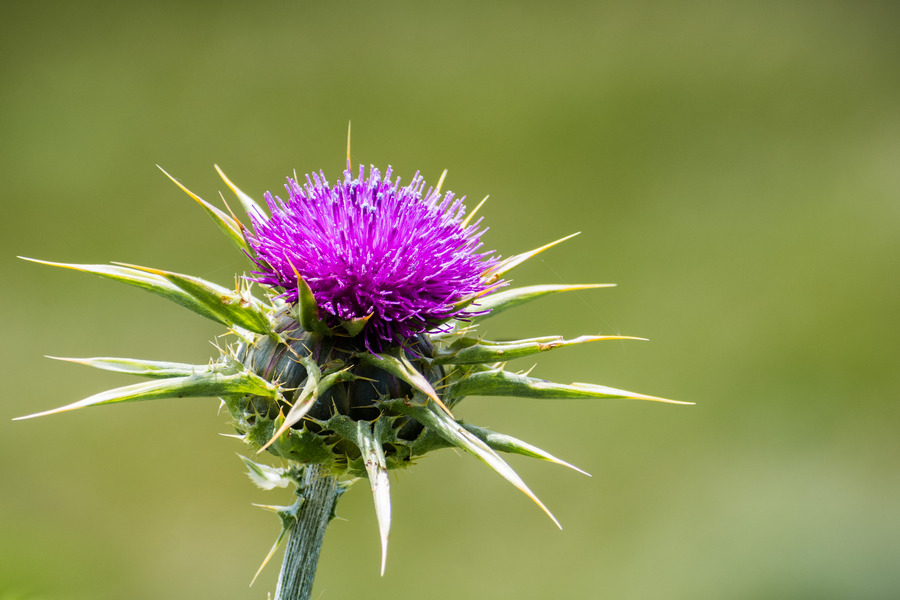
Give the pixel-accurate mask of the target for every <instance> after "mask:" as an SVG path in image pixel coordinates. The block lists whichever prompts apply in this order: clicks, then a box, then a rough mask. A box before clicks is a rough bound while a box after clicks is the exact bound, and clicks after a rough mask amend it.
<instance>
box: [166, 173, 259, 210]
mask: <svg viewBox="0 0 900 600" xmlns="http://www.w3.org/2000/svg"><path fill="white" fill-rule="evenodd" d="M213 166H214V167H215V168H216V172H217V173H218V174H219V177H221V178H222V181H224V182H225V185H227V186H228V188H229V189H230V190H231V191H232V192H234V195H235V196H237V198H238V200H239V201H240V202H241V205H242V206H243V207H244V212H245V213H247V214H248V215H256V217H257V218H259V219H261V220H265V219H266V213H265V212H263V209H262V207H261V206H260V205H259V204H258V203H257V202H256V200H254V199H253V198H251V197H250V196H248V195H247V194H245V193H244V192H242V191H241V190H240V188H238V186H236V185H234V184H233V183H232V182H231V180H230V179H228V177H226V176H225V173H224V172H223V171H222V169H220V168H219V165H213ZM176 183H178V182H176Z"/></svg>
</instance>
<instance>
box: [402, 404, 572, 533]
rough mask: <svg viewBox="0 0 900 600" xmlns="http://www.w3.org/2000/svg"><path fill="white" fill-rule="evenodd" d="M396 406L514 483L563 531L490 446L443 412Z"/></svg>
mask: <svg viewBox="0 0 900 600" xmlns="http://www.w3.org/2000/svg"><path fill="white" fill-rule="evenodd" d="M395 406H396V407H397V409H398V410H400V411H401V412H405V413H406V414H408V415H410V416H412V417H413V418H414V419H416V420H417V421H419V422H420V423H422V424H423V425H425V426H426V427H430V428H432V429H433V430H434V431H435V432H436V433H437V434H438V435H440V436H441V437H442V438H444V439H445V440H447V441H448V442H450V443H451V444H453V445H454V446H456V447H457V448H460V449H462V450H465V451H466V452H468V453H470V454H472V455H474V456H475V457H476V458H478V459H479V460H481V461H482V462H483V463H485V464H486V465H487V466H489V467H490V468H492V469H493V470H494V471H496V472H497V473H498V474H499V475H500V476H501V477H503V478H504V479H506V480H507V481H508V482H510V483H511V484H513V485H514V486H515V487H516V488H518V489H519V490H520V491H521V492H522V493H524V494H525V495H526V496H528V497H529V498H531V500H532V501H534V503H535V504H537V505H538V506H539V507H540V508H541V510H543V511H544V512H545V513H546V514H547V516H548V517H550V519H551V520H552V521H553V523H555V524H556V526H557V527H559V528H560V529H562V525H560V523H559V521H558V520H557V518H556V517H554V516H553V513H551V512H550V510H549V509H548V508H547V507H546V506H545V505H544V503H543V502H541V501H540V499H539V498H538V497H537V496H535V495H534V492H532V491H531V489H530V488H529V487H528V486H527V485H525V482H524V481H522V478H521V477H519V474H518V473H516V472H515V471H514V470H513V468H512V467H510V466H509V465H508V464H507V463H506V461H504V460H503V459H502V458H500V455H499V454H497V453H496V452H494V451H493V450H492V449H491V447H490V446H488V445H487V444H486V443H485V442H483V441H481V440H480V439H478V438H477V437H476V436H475V435H474V434H472V433H471V432H469V431H468V430H466V429H465V428H463V427H462V426H461V425H460V424H459V423H457V422H456V421H455V420H453V419H452V418H451V417H450V416H448V415H447V414H445V413H443V412H440V411H437V410H432V409H431V408H429V407H428V406H427V405H424V404H414V403H412V404H403V403H397V404H395Z"/></svg>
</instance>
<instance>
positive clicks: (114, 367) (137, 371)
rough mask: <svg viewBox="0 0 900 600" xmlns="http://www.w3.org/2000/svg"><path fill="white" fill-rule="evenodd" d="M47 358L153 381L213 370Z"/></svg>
mask: <svg viewBox="0 0 900 600" xmlns="http://www.w3.org/2000/svg"><path fill="white" fill-rule="evenodd" d="M47 358H52V359H53V360H63V361H66V362H72V363H77V364H79V365H86V366H88V367H94V368H95V369H103V370H104V371H115V372H116V373H127V374H129V375H138V376H140V377H152V378H155V379H163V378H168V377H186V376H189V375H200V374H202V373H206V372H209V371H211V370H215V369H213V368H211V367H210V366H209V365H189V364H186V363H176V362H166V361H159V360H140V359H137V358H113V357H109V356H100V357H95V358H64V357H62V356H48V357H47Z"/></svg>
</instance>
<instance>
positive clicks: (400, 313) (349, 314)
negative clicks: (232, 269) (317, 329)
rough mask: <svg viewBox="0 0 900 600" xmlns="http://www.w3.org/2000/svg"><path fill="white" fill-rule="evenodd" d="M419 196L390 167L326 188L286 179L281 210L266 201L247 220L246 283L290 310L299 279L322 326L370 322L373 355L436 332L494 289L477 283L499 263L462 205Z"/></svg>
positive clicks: (434, 194)
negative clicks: (274, 295)
mask: <svg viewBox="0 0 900 600" xmlns="http://www.w3.org/2000/svg"><path fill="white" fill-rule="evenodd" d="M424 188H425V181H424V180H423V179H422V177H421V176H419V174H418V173H417V174H416V175H415V176H414V177H413V179H412V181H411V182H410V183H409V184H408V185H406V186H405V187H400V179H399V178H397V179H396V180H395V181H391V169H390V167H388V170H387V171H386V172H385V174H384V177H382V176H381V173H380V172H379V171H378V169H376V168H374V167H371V168H370V170H369V176H368V177H365V170H364V168H363V167H360V169H359V174H358V175H357V176H356V177H354V176H353V174H352V173H351V171H350V170H349V168H348V169H347V170H346V171H344V178H343V180H341V181H338V183H337V184H335V185H334V186H333V187H332V186H330V185H329V184H328V182H327V181H326V180H325V176H324V174H322V173H320V174H313V175H312V176H307V177H306V184H305V185H300V184H299V183H297V181H295V180H293V179H290V178H289V179H288V182H287V185H286V186H285V189H286V190H287V193H288V197H287V200H286V201H285V200H282V199H281V198H278V197H274V198H273V197H272V195H271V194H266V196H265V198H266V202H267V204H268V206H269V210H270V212H271V217H269V218H265V217H263V216H261V215H258V214H255V215H251V216H252V220H253V228H254V233H253V234H251V235H248V242H249V244H250V246H251V248H252V249H253V251H254V252H255V254H256V256H255V257H254V261H255V262H256V264H257V266H258V267H259V270H258V271H255V272H254V274H253V280H254V281H257V282H258V283H261V284H264V285H269V286H277V287H280V288H282V289H283V290H284V292H283V294H282V297H283V298H284V299H285V300H287V301H288V302H291V303H293V302H296V301H297V299H298V281H297V277H298V275H299V277H302V278H303V280H304V281H305V282H306V283H307V285H309V287H310V289H311V290H312V292H313V295H314V296H315V298H316V301H317V303H318V305H319V307H320V308H321V309H322V310H323V311H324V312H325V313H326V315H324V316H323V318H325V319H326V320H331V321H333V322H336V321H337V320H342V321H351V320H358V319H367V322H366V325H365V327H364V329H363V332H362V335H363V336H364V341H365V343H366V345H367V346H368V347H370V348H373V349H376V350H377V349H381V348H382V347H384V346H386V345H401V344H404V343H405V342H406V340H408V339H409V338H411V337H413V336H415V335H416V334H418V333H422V332H424V331H428V330H431V329H434V328H435V327H437V326H439V325H440V324H441V323H442V322H445V321H447V320H448V319H450V318H452V317H454V316H456V315H457V314H458V313H460V312H461V311H462V308H463V307H462V306H460V303H461V302H463V301H465V300H468V299H471V298H474V297H477V296H479V295H482V294H484V293H485V292H487V291H488V290H489V289H490V287H496V284H493V285H492V286H489V285H488V284H487V283H485V281H484V280H483V277H482V274H483V273H484V272H485V271H486V270H487V269H489V268H490V267H492V266H494V265H495V264H496V263H497V260H496V259H495V258H494V257H492V256H491V253H489V252H486V253H479V250H480V248H481V246H482V244H481V240H480V238H481V235H482V234H483V233H484V231H486V230H479V224H480V221H477V222H475V223H473V224H468V223H466V221H465V220H464V216H465V205H464V204H463V200H464V198H460V199H455V198H454V195H453V193H452V192H447V193H446V194H444V195H443V197H442V195H441V194H440V193H439V192H438V191H437V190H434V189H432V188H429V189H428V191H427V192H425V193H424V194H423V190H424ZM329 315H330V316H329Z"/></svg>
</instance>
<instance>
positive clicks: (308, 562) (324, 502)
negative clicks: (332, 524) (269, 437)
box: [275, 466, 338, 600]
mask: <svg viewBox="0 0 900 600" xmlns="http://www.w3.org/2000/svg"><path fill="white" fill-rule="evenodd" d="M298 492H299V493H300V496H301V498H303V503H302V505H301V506H300V510H299V511H298V513H297V522H296V523H295V524H294V526H293V527H292V528H291V531H290V533H289V534H288V541H287V548H286V549H285V551H284V562H283V563H282V565H281V573H280V574H279V575H278V586H277V587H276V588H275V600H309V598H310V595H311V594H312V586H313V579H315V576H316V565H317V564H318V562H319V552H320V551H321V550H322V540H323V539H324V538H325V528H326V527H327V526H328V522H329V521H330V520H331V516H332V515H333V514H334V504H335V502H336V501H337V496H338V487H337V480H336V479H335V478H334V477H332V476H331V475H329V474H328V470H327V469H323V468H321V467H316V466H308V467H307V468H306V469H305V471H304V475H303V485H302V486H301V488H300V489H299V490H298Z"/></svg>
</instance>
